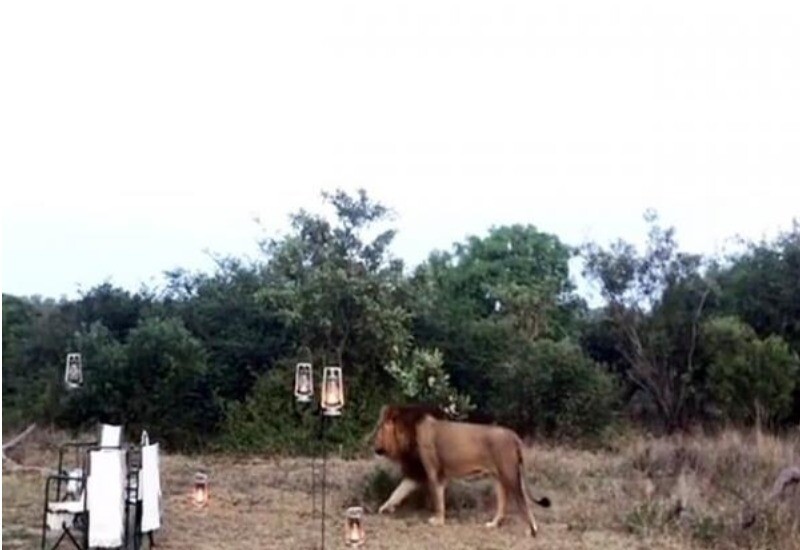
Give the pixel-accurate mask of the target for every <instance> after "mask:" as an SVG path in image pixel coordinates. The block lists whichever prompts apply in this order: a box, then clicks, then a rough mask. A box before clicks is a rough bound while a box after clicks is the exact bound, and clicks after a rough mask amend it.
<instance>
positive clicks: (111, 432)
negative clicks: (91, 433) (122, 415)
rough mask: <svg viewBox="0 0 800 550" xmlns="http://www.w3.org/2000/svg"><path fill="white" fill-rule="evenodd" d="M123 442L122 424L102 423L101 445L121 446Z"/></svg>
mask: <svg viewBox="0 0 800 550" xmlns="http://www.w3.org/2000/svg"><path fill="white" fill-rule="evenodd" d="M121 442H122V426H114V425H112V424H102V425H101V426H100V446H101V447H119V446H120V443H121Z"/></svg>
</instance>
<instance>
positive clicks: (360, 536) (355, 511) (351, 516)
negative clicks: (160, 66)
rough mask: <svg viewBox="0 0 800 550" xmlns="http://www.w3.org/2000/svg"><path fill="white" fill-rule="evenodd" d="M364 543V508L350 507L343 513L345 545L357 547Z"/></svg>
mask: <svg viewBox="0 0 800 550" xmlns="http://www.w3.org/2000/svg"><path fill="white" fill-rule="evenodd" d="M354 535H355V536H354ZM365 541H366V534H365V533H364V508H362V507H361V506H351V507H350V508H348V509H347V512H345V520H344V542H345V545H347V546H350V547H357V546H362V545H363V544H364V542H365Z"/></svg>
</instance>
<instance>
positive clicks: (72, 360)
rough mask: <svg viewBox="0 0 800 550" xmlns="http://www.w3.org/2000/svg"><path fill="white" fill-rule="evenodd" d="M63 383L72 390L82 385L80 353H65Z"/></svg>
mask: <svg viewBox="0 0 800 550" xmlns="http://www.w3.org/2000/svg"><path fill="white" fill-rule="evenodd" d="M64 383H65V384H66V385H67V388H68V389H70V390H74V389H76V388H80V387H81V386H83V363H82V361H81V354H80V353H68V354H67V367H66V370H65V371H64Z"/></svg>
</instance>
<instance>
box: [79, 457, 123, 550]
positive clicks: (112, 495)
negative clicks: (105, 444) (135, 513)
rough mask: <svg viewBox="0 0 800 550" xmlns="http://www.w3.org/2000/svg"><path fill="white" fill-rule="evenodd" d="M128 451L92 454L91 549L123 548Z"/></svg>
mask: <svg viewBox="0 0 800 550" xmlns="http://www.w3.org/2000/svg"><path fill="white" fill-rule="evenodd" d="M124 487H125V451H123V450H121V449H120V450H117V449H104V450H100V451H91V452H90V453H89V479H88V480H87V482H86V499H87V501H86V504H87V508H88V510H89V546H90V547H99V548H116V547H118V546H122V542H123V540H122V539H123V534H124V530H125V519H124V518H125V490H124Z"/></svg>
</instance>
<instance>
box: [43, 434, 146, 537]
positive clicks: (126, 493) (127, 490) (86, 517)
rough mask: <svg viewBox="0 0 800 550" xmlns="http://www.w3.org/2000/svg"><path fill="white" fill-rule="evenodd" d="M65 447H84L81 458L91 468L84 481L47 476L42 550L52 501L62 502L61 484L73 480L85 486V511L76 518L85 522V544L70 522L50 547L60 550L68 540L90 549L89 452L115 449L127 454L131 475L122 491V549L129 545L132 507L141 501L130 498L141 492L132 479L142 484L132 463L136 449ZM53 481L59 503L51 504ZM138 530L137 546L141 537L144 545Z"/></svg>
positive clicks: (83, 496) (128, 472)
mask: <svg viewBox="0 0 800 550" xmlns="http://www.w3.org/2000/svg"><path fill="white" fill-rule="evenodd" d="M65 447H79V448H83V449H84V452H83V453H81V455H82V456H81V457H80V460H82V462H81V463H82V464H88V469H86V468H85V469H84V470H83V474H82V476H81V477H80V478H76V477H74V476H69V475H65V474H58V475H51V476H48V477H47V481H46V482H45V492H44V510H43V519H42V550H45V549H46V548H47V514H48V512H49V511H50V503H51V502H58V501H59V500H61V495H60V491H61V484H62V483H64V482H69V481H71V480H78V481H80V482H81V484H82V499H83V510H82V511H81V512H79V513H77V514H75V517H76V519H77V518H82V520H81V523H83V525H82V528H83V533H82V534H83V537H82V539H83V540H82V543H81V542H78V538H76V537H75V535H74V534H73V532H72V531H71V529H70V527H68V526H67V525H66V522H62V524H61V530H62V531H61V535H59V537H58V539H57V540H56V542H55V543H54V544H53V545H52V546H51V547H50V549H51V550H54V549H56V548H58V547H59V545H60V544H61V543H62V541H63V540H64V539H65V538H67V539H69V540H70V541H71V542H72V543H73V544H74V545H75V547H76V548H78V549H79V550H88V549H89V527H90V523H91V521H92V518H91V516H90V514H89V510H88V509H87V506H88V495H87V494H86V491H87V488H88V479H89V476H90V475H91V461H90V460H89V453H90V452H91V451H101V450H115V451H119V450H122V451H124V452H125V455H124V456H125V467H126V472H127V473H126V475H125V487H123V492H122V493H123V498H124V500H125V506H124V513H123V522H124V525H123V536H122V548H124V547H126V546H128V542H129V537H130V530H129V512H130V508H131V506H134V507H136V505H137V502H136V500H135V499H134V502H133V503H131V502H130V495H132V494H133V495H136V491H137V489H134V488H132V487H131V485H132V484H133V483H132V481H131V480H132V479H136V480H137V481H138V468H136V467H132V464H131V462H132V461H131V455H132V454H134V453H132V452H131V451H134V450H135V449H134V448H133V446H130V445H125V446H119V447H117V446H111V447H101V446H99V445H94V446H92V445H86V444H85V443H82V444H71V445H66V446H65ZM60 465H61V455H60V456H59V466H60ZM52 482H56V484H57V485H56V487H57V489H56V491H57V493H56V500H55V501H51V500H50V498H49V497H50V494H51V492H50V487H51V483H52ZM137 531H138V529H136V530H135V531H134V533H135V534H134V544H136V539H137V538H138V539H139V542H141V536H139V537H137V536H136V532H137ZM151 544H152V538H151ZM136 548H138V546H136Z"/></svg>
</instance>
